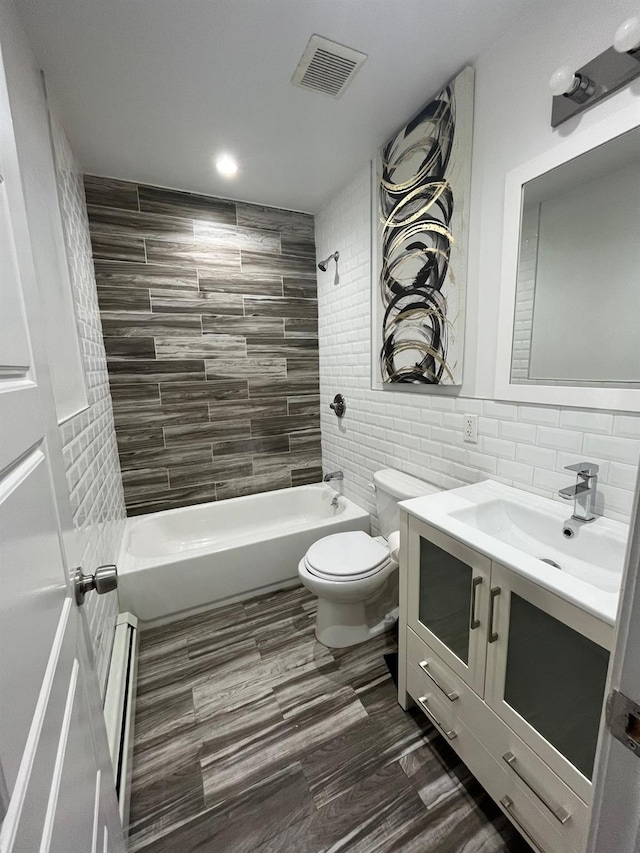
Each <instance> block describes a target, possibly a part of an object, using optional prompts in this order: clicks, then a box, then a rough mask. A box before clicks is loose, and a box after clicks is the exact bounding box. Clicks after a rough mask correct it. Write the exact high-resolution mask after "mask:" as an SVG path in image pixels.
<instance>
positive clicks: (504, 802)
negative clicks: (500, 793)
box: [500, 797, 544, 850]
mask: <svg viewBox="0 0 640 853" xmlns="http://www.w3.org/2000/svg"><path fill="white" fill-rule="evenodd" d="M500 805H501V806H502V808H503V809H504V810H505V811H506V813H507V814H508V815H509V817H510V818H511V820H512V821H513V823H514V825H515V826H516V828H517V829H518V831H519V832H520V834H521V835H523V836H524V839H525V841H528V842H529V844H531V845H532V847H536V848H539V849H540V850H544V848H543V846H542V845H541V844H540V842H539V841H536V840H535V838H534V837H533V834H532V833H531V832H530V831H529V830H528V829H527V828H526V827H525V826H523V825H522V823H521V822H520V819H519V818H517V817H516V816H515V814H514V811H513V800H512V799H511V797H503V798H502V799H501V800H500Z"/></svg>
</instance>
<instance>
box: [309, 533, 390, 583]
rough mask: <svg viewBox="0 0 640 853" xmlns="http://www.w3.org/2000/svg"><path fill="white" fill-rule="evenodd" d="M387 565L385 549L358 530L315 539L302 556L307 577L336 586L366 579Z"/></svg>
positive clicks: (387, 551) (388, 556) (388, 558)
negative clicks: (311, 576) (307, 573)
mask: <svg viewBox="0 0 640 853" xmlns="http://www.w3.org/2000/svg"><path fill="white" fill-rule="evenodd" d="M391 562H392V560H391V556H390V554H389V549H388V548H386V547H385V546H384V545H382V544H381V543H380V542H378V541H377V540H375V539H372V538H371V536H369V534H368V533H364V531H362V530H355V531H349V532H348V533H333V534H332V535H331V536H325V537H324V538H323V539H318V541H317V542H314V543H313V545H312V546H311V547H310V548H309V550H308V551H307V553H306V555H305V557H304V565H305V567H306V569H307V570H308V571H309V573H310V574H312V575H315V576H316V577H319V578H323V579H324V580H330V581H336V582H338V583H339V582H344V581H356V580H362V579H364V578H369V577H371V576H372V575H376V574H378V572H380V571H382V570H383V569H385V568H387V566H389V564H390V563H391Z"/></svg>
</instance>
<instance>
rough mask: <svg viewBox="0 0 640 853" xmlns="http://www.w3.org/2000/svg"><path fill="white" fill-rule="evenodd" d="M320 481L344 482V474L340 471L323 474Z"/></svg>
mask: <svg viewBox="0 0 640 853" xmlns="http://www.w3.org/2000/svg"><path fill="white" fill-rule="evenodd" d="M322 479H323V480H324V482H325V483H329V482H330V481H331V480H344V474H343V472H342V471H332V472H331V473H330V474H325V475H324V477H323V478H322Z"/></svg>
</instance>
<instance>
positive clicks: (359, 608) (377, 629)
mask: <svg viewBox="0 0 640 853" xmlns="http://www.w3.org/2000/svg"><path fill="white" fill-rule="evenodd" d="M397 619H398V609H397V608H395V609H394V610H392V611H391V613H388V614H387V615H386V616H385V617H384V619H382V620H381V621H380V622H378V624H377V625H374V626H373V627H370V626H369V625H368V624H367V619H366V610H365V603H364V601H355V602H348V603H343V602H337V601H329V600H328V599H326V598H319V599H318V611H317V613H316V638H317V639H318V642H320V643H322V645H323V646H327V647H328V648H330V649H344V648H347V647H348V646H357V645H358V644H359V643H364V642H365V641H366V640H370V639H371V638H372V637H378V636H379V635H380V634H383V633H384V632H385V631H388V630H389V629H390V628H392V627H393V625H394V624H395V623H396V621H397Z"/></svg>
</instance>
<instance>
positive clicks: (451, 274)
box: [372, 68, 474, 388]
mask: <svg viewBox="0 0 640 853" xmlns="http://www.w3.org/2000/svg"><path fill="white" fill-rule="evenodd" d="M473 87H474V71H473V68H465V69H464V71H462V72H461V73H460V74H458V76H457V77H455V79H453V80H452V81H451V82H450V83H449V84H448V85H447V86H445V87H444V89H442V91H441V92H439V93H438V94H437V95H436V96H435V98H433V99H432V100H431V101H429V103H428V104H426V106H425V107H423V109H421V110H420V112H419V113H418V114H417V115H416V116H415V117H414V118H413V119H412V120H411V121H410V122H409V123H408V124H407V125H406V126H405V127H403V128H401V130H399V131H398V132H397V133H396V134H395V135H394V136H393V137H392V138H391V139H390V140H389V142H388V143H387V144H386V145H385V146H384V148H383V149H382V151H381V152H380V154H379V155H378V158H377V160H376V161H375V168H374V169H373V193H372V199H373V216H374V226H375V228H374V235H373V288H374V292H373V301H372V308H373V311H372V318H373V335H372V346H373V354H372V355H373V357H372V365H373V383H374V385H375V386H376V387H383V388H389V387H392V386H401V385H402V386H407V385H413V386H417V387H419V388H427V387H428V386H433V385H460V384H461V383H462V360H463V349H464V307H465V295H466V285H467V244H468V233H469V196H470V189H471V146H472V135H473Z"/></svg>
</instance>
